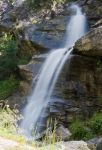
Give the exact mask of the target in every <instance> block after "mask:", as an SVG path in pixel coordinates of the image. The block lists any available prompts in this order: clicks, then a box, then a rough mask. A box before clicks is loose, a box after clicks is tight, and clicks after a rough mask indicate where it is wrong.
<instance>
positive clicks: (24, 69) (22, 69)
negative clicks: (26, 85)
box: [18, 65, 33, 83]
mask: <svg viewBox="0 0 102 150" xmlns="http://www.w3.org/2000/svg"><path fill="white" fill-rule="evenodd" d="M18 68H19V73H20V76H21V77H22V78H23V79H24V80H26V81H28V82H30V83H31V81H32V79H33V74H32V71H31V70H30V69H29V68H28V65H19V66H18Z"/></svg>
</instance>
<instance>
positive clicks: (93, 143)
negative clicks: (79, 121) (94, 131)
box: [87, 138, 99, 150]
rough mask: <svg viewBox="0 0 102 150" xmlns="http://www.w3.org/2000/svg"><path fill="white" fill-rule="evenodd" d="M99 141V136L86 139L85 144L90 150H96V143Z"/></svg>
mask: <svg viewBox="0 0 102 150" xmlns="http://www.w3.org/2000/svg"><path fill="white" fill-rule="evenodd" d="M98 141H99V138H93V139H90V140H89V141H87V145H88V147H89V148H90V149H91V150H96V145H97V143H98Z"/></svg>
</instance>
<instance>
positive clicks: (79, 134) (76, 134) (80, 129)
mask: <svg viewBox="0 0 102 150" xmlns="http://www.w3.org/2000/svg"><path fill="white" fill-rule="evenodd" d="M70 130H71V132H72V138H73V139H75V140H88V139H90V138H92V137H93V134H92V132H91V131H90V129H88V128H87V127H85V125H84V123H83V122H81V121H79V120H76V121H75V122H73V123H72V124H71V126H70Z"/></svg>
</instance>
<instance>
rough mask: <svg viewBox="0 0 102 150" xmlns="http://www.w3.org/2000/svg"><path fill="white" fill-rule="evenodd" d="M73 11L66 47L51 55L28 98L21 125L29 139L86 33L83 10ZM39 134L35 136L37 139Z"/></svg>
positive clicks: (56, 50) (52, 52)
mask: <svg viewBox="0 0 102 150" xmlns="http://www.w3.org/2000/svg"><path fill="white" fill-rule="evenodd" d="M71 10H74V12H75V14H74V15H72V16H71V18H70V21H69V23H68V25H67V29H66V41H65V44H64V45H65V46H64V48H60V49H55V50H52V51H51V52H50V53H49V55H48V57H47V59H46V60H45V62H44V64H43V67H42V70H41V72H40V76H39V79H38V81H37V83H36V85H35V87H34V89H32V93H31V95H30V96H29V97H28V104H27V106H26V107H25V109H24V112H23V114H24V119H23V121H22V123H21V128H22V129H23V130H24V133H23V134H24V135H25V136H27V137H28V138H29V137H32V130H33V129H36V128H37V122H38V121H39V119H40V116H41V114H42V113H43V112H44V110H45V109H46V107H47V105H48V102H49V100H50V96H51V94H52V92H53V89H54V86H55V83H56V81H57V78H58V76H59V74H60V72H61V69H62V67H63V65H64V63H65V61H66V60H67V59H70V54H71V52H72V50H73V46H74V44H75V42H76V41H77V40H78V39H79V38H80V37H82V36H83V35H84V34H85V32H86V17H85V16H84V15H83V14H82V12H81V8H80V7H79V6H77V5H72V6H71ZM37 134H38V133H36V134H35V135H34V136H35V137H36V136H37Z"/></svg>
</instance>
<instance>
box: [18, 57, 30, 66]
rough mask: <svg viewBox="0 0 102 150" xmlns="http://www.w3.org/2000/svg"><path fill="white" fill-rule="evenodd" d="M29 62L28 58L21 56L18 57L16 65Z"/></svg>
mask: <svg viewBox="0 0 102 150" xmlns="http://www.w3.org/2000/svg"><path fill="white" fill-rule="evenodd" d="M28 63H29V58H27V57H21V58H19V59H18V63H17V64H18V65H26V64H28Z"/></svg>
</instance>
